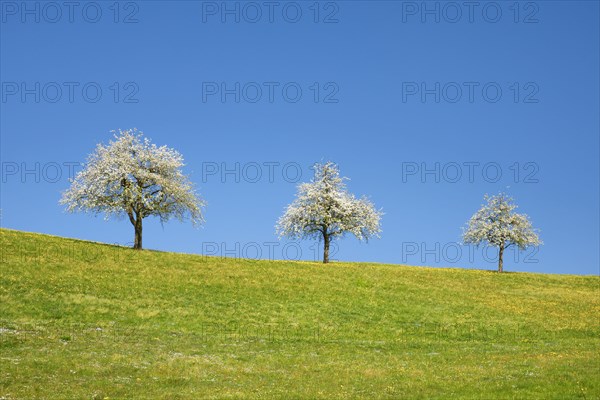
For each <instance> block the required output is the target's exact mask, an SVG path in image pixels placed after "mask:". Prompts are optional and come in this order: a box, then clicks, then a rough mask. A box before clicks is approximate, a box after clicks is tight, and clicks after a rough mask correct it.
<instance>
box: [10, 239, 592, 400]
mask: <svg viewBox="0 0 600 400" xmlns="http://www.w3.org/2000/svg"><path fill="white" fill-rule="evenodd" d="M0 245H1V247H2V253H1V257H2V258H1V260H0V261H1V263H0V399H30V398H40V399H41V398H44V399H120V398H153V399H154V398H158V399H200V398H207V399H272V398H275V399H321V398H322V399H326V398H331V399H346V398H348V399H350V398H365V399H380V398H381V399H398V398H407V399H412V398H415V399H421V398H427V399H453V398H456V399H459V398H460V399H475V398H484V399H512V398H515V399H598V398H600V355H599V354H600V319H599V318H600V278H599V277H598V276H574V275H545V274H531V273H504V274H498V273H496V272H491V271H480V270H466V269H438V268H425V267H411V266H406V265H383V264H368V263H342V262H335V263H331V264H328V265H323V264H321V263H312V262H291V261H256V260H243V259H226V258H215V257H206V256H201V255H189V254H176V253H166V252H158V251H150V250H144V251H135V250H132V249H128V248H123V247H118V246H111V245H106V244H101V243H93V242H86V241H79V240H72V239H64V238H59V237H54V236H48V235H41V234H32V233H24V232H18V231H13V230H7V229H1V230H0ZM507 267H508V268H510V266H507Z"/></svg>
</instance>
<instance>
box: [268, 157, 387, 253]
mask: <svg viewBox="0 0 600 400" xmlns="http://www.w3.org/2000/svg"><path fill="white" fill-rule="evenodd" d="M314 170H315V175H314V178H313V179H312V181H311V182H309V183H301V184H300V185H299V186H298V193H297V194H296V199H295V200H294V201H293V202H292V204H290V205H289V206H288V207H287V209H286V211H285V213H284V214H283V216H282V217H281V218H279V221H278V222H277V224H276V226H275V228H276V230H277V232H278V233H279V236H280V237H283V236H286V237H289V238H292V239H303V238H311V239H319V240H320V239H322V240H323V263H328V262H329V245H330V243H331V241H332V240H334V239H336V238H338V237H343V236H344V235H345V234H346V233H351V234H353V235H354V236H356V238H357V239H358V240H363V239H364V240H368V239H369V238H370V237H373V236H376V237H378V236H379V233H380V232H381V228H380V220H381V216H382V213H381V211H378V210H376V209H375V206H374V205H373V204H372V203H371V202H370V201H369V200H368V199H366V198H361V199H357V198H355V197H354V195H352V194H350V193H348V192H347V190H346V185H345V184H344V180H345V179H347V178H342V177H340V173H339V169H338V167H337V165H336V164H334V163H332V162H327V163H324V164H319V163H317V164H315V166H314Z"/></svg>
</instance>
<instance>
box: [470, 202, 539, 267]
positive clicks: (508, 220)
mask: <svg viewBox="0 0 600 400" xmlns="http://www.w3.org/2000/svg"><path fill="white" fill-rule="evenodd" d="M484 200H486V201H487V204H484V205H483V206H482V207H481V209H480V210H479V211H477V212H476V213H475V214H474V215H473V216H472V217H471V219H470V220H469V222H468V224H467V227H466V228H465V229H464V231H463V242H464V243H467V244H475V245H476V246H479V245H480V244H482V243H488V244H489V245H491V246H495V247H498V272H502V271H503V254H504V250H506V249H507V248H508V247H510V246H518V247H519V249H521V250H525V249H526V248H527V247H529V246H538V245H540V244H542V241H541V240H540V238H539V236H538V234H537V232H536V231H535V230H534V229H533V228H532V226H531V222H530V221H529V218H528V217H527V215H525V214H518V213H516V212H515V211H514V210H515V209H516V208H517V206H516V205H515V204H514V202H513V199H512V198H510V197H508V196H507V195H506V194H504V193H500V194H498V195H496V196H488V195H485V197H484Z"/></svg>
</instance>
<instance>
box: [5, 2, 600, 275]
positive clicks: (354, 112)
mask: <svg viewBox="0 0 600 400" xmlns="http://www.w3.org/2000/svg"><path fill="white" fill-rule="evenodd" d="M23 4H26V5H25V6H24V5H23ZM48 4H49V5H48ZM223 4H226V5H225V6H224V5H223ZM1 5H2V15H1V18H2V20H1V35H0V36H1V38H0V44H1V50H0V52H1V53H0V56H1V69H0V73H1V79H0V80H1V82H2V93H1V96H2V98H1V100H0V101H1V102H0V106H1V119H0V129H1V150H0V156H1V159H2V177H1V179H2V181H1V183H2V189H1V195H0V200H1V209H2V226H3V227H8V228H12V229H19V230H25V231H34V232H43V233H49V234H54V235H61V236H69V237H76V238H81V239H88V240H96V241H103V242H111V243H120V244H127V243H131V241H132V240H133V229H132V227H131V225H130V224H129V222H128V221H126V220H121V221H108V222H107V221H104V220H103V219H102V217H96V218H95V217H93V216H90V215H85V214H82V215H70V214H66V213H65V212H64V210H63V207H61V206H60V205H59V204H58V200H59V198H60V193H61V192H62V191H63V190H65V189H66V188H67V187H68V185H69V182H68V177H69V173H70V171H71V169H73V168H74V169H75V170H78V168H79V167H70V165H71V163H78V162H83V161H85V158H86V156H87V154H89V153H90V152H91V151H92V150H93V148H94V146H95V144H96V143H98V142H107V141H108V140H109V139H110V138H111V134H110V133H109V131H111V130H113V129H118V128H122V129H125V128H132V127H137V128H138V129H140V130H142V131H144V132H145V134H146V135H147V136H149V137H150V138H151V139H152V140H153V141H154V142H155V143H157V144H167V145H169V146H171V147H174V148H175V149H177V150H179V151H180V152H181V153H182V154H183V155H184V157H185V160H186V163H187V165H186V167H185V170H186V172H187V173H188V174H190V176H191V179H192V180H193V181H194V182H195V183H196V185H197V187H198V189H199V192H200V193H201V194H202V196H203V197H204V198H205V199H206V200H207V202H208V207H207V208H206V210H205V211H206V214H205V216H206V224H205V226H204V227H203V228H200V229H195V228H193V227H192V226H191V225H190V224H181V223H178V222H176V221H173V222H170V223H168V224H166V225H164V226H161V224H160V223H159V222H158V221H156V220H150V219H149V220H146V221H145V227H144V245H145V247H147V248H153V249H160V250H169V251H182V252H189V253H207V254H216V255H221V254H222V255H229V256H234V257H235V256H237V257H242V256H247V257H251V258H255V257H259V256H260V257H261V258H270V257H272V258H292V259H293V258H301V259H306V260H312V259H315V258H317V259H318V258H320V254H319V252H318V251H315V250H316V249H315V247H314V244H313V243H310V242H302V243H300V244H298V243H293V242H291V243H290V242H287V241H282V242H278V241H277V237H276V236H275V232H274V224H275V222H276V220H277V218H278V217H279V216H280V215H281V213H282V211H283V209H284V207H285V206H286V205H287V204H288V203H289V202H291V201H292V200H293V196H294V193H295V190H296V185H297V184H298V182H299V181H306V180H308V179H310V176H311V170H310V168H309V167H310V165H311V164H312V163H314V162H315V161H321V160H332V161H335V162H337V163H338V164H339V166H340V168H341V171H342V174H343V175H345V176H348V177H349V178H350V179H351V180H350V181H349V182H348V184H349V188H350V190H351V191H352V192H354V193H355V194H357V195H363V194H364V195H368V196H369V197H370V198H371V200H372V201H373V202H374V203H375V204H376V205H377V206H378V207H381V208H382V209H383V211H384V212H385V216H384V219H383V224H382V225H383V234H382V238H381V239H378V240H372V241H370V242H369V243H368V244H365V243H359V242H358V241H357V240H355V239H354V238H352V237H348V238H346V239H345V240H343V241H341V242H339V243H338V245H339V246H338V247H336V248H335V250H334V252H335V254H334V255H333V258H335V259H339V260H352V261H374V262H386V263H407V264H414V265H431V266H451V267H463V268H484V269H494V268H495V259H494V258H495V254H494V252H492V251H490V252H489V253H488V254H487V255H486V254H484V253H483V251H482V250H481V249H478V250H473V249H470V248H466V247H463V246H461V245H460V244H459V243H460V234H461V227H462V226H464V224H465V223H466V221H467V220H468V218H469V217H470V216H471V215H472V214H473V213H474V212H475V211H476V210H477V209H478V207H479V206H480V204H481V203H482V200H483V195H484V194H485V193H490V194H493V193H497V192H499V191H506V192H508V193H509V194H511V195H512V196H513V197H515V199H516V201H517V203H518V204H519V206H520V207H519V210H520V211H522V212H525V213H527V214H528V215H529V216H530V218H531V219H532V221H533V224H534V226H535V227H537V228H539V229H540V230H541V238H542V240H543V241H544V245H543V246H542V247H541V248H539V249H533V250H529V251H526V252H524V253H521V254H510V253H509V255H508V256H507V257H506V259H505V268H506V269H507V270H512V271H533V272H551V273H573V274H598V273H599V265H600V261H599V241H600V238H599V218H600V217H599V203H600V201H599V200H600V199H599V132H600V127H599V114H598V110H599V109H600V104H599V79H598V75H599V74H598V71H599V70H600V65H599V54H598V52H599V48H600V43H599V36H600V35H599V26H598V24H599V21H600V18H599V16H600V15H599V6H598V2H595V1H569V2H566V1H565V2H562V1H538V2H520V3H517V5H516V6H515V3H514V2H512V1H511V2H504V1H501V2H479V3H478V5H474V6H473V8H472V9H469V8H467V6H465V5H464V3H463V2H427V3H423V2H403V1H397V2H394V1H369V2H367V1H340V2H320V3H315V2H312V1H309V2H275V3H272V5H271V6H269V5H265V4H264V3H263V2H249V3H248V2H245V3H242V2H227V3H222V2H199V1H169V2H166V1H164V2H163V1H138V2H120V3H118V7H115V5H114V2H112V1H110V2H103V1H99V2H80V3H79V5H77V6H73V7H74V8H73V9H69V8H68V7H67V6H65V5H64V4H63V3H62V2H50V3H48V2H27V3H22V2H10V1H2V2H1ZM269 7H271V8H269ZM236 168H237V170H236ZM227 171H234V172H230V173H227ZM235 171H238V172H235ZM258 172H259V173H260V175H257V173H258ZM298 172H300V174H301V175H300V176H297V174H298ZM270 173H272V175H271V178H272V179H270V176H269V174H270Z"/></svg>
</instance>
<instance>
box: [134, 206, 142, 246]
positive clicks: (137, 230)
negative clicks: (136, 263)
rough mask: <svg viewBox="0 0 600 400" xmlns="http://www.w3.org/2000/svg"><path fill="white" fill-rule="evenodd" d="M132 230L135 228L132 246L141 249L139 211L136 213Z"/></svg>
mask: <svg viewBox="0 0 600 400" xmlns="http://www.w3.org/2000/svg"><path fill="white" fill-rule="evenodd" d="M133 226H134V230H135V241H134V242H133V248H134V249H136V250H142V216H141V215H140V213H136V219H135V224H134V225H133Z"/></svg>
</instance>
